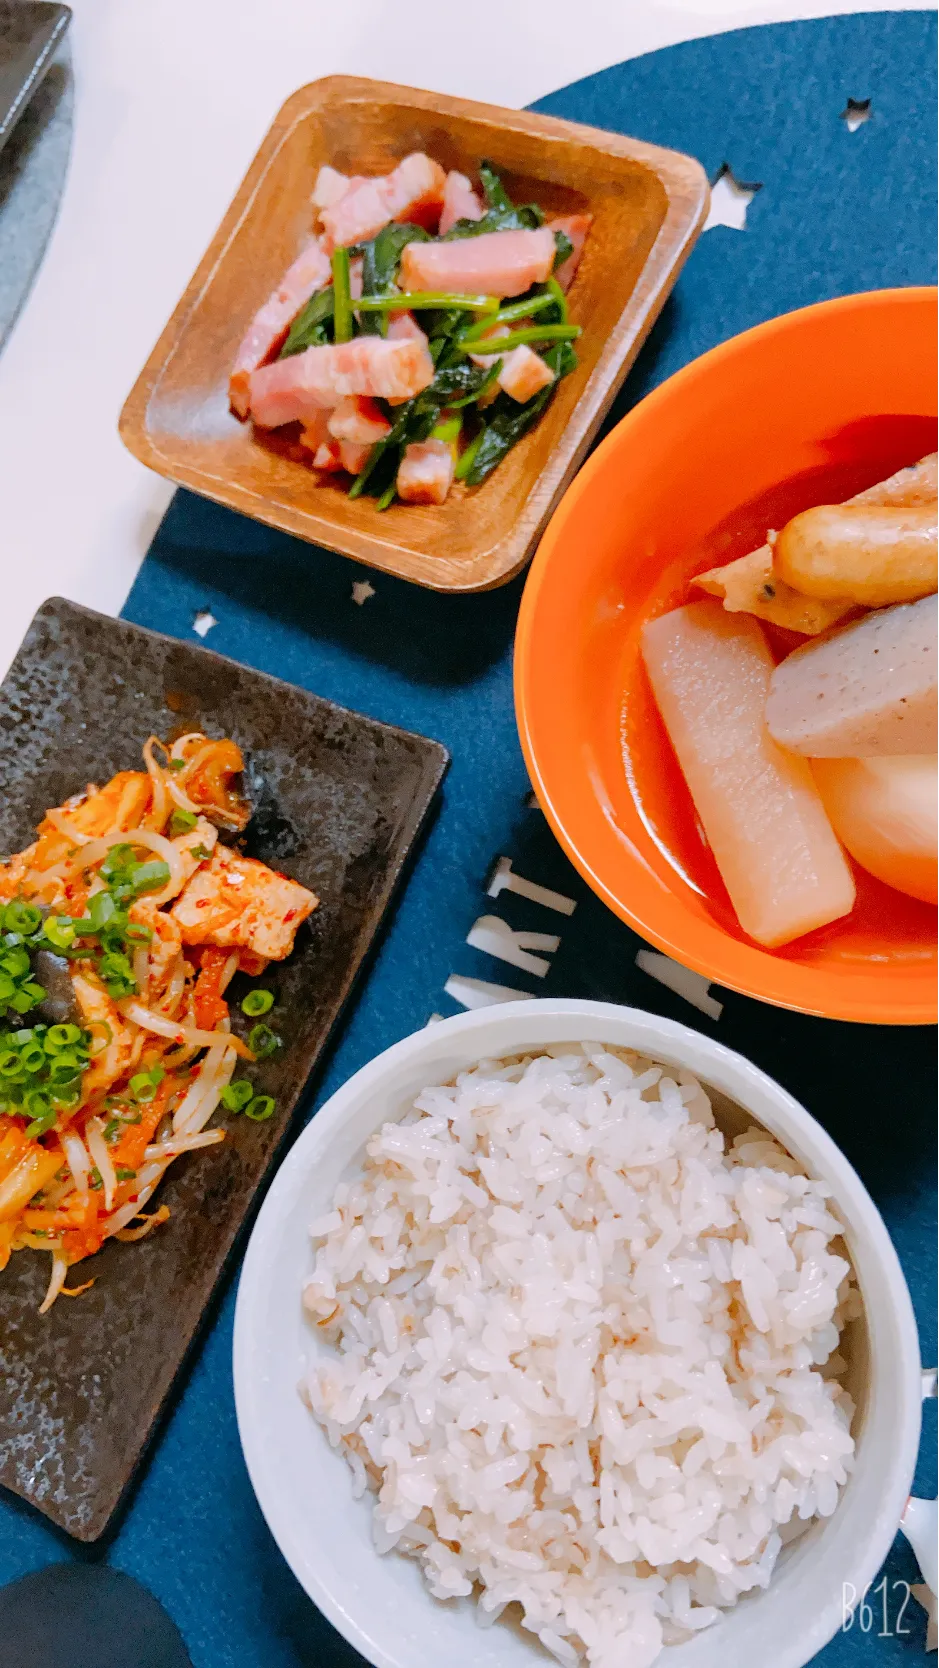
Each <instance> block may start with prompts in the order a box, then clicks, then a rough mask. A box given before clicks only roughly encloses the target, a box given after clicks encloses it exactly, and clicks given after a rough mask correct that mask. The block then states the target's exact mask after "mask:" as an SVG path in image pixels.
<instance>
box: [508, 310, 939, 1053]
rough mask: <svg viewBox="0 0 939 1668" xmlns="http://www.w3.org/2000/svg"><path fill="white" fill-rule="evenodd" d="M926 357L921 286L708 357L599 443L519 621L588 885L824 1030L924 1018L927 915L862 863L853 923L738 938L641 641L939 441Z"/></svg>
mask: <svg viewBox="0 0 939 1668" xmlns="http://www.w3.org/2000/svg"><path fill="white" fill-rule="evenodd" d="M935 365H936V291H935V290H933V289H926V288H923V289H905V290H881V291H875V292H873V293H870V294H866V295H852V296H845V297H844V298H842V299H839V300H837V301H826V302H822V303H820V304H819V305H818V306H815V307H806V308H804V309H802V310H801V311H799V312H795V313H788V314H786V315H785V316H784V317H782V318H778V319H773V320H771V321H770V322H769V323H768V324H762V325H758V326H757V327H756V329H754V330H748V331H746V332H745V333H744V334H743V335H742V336H737V337H734V339H733V340H732V341H729V342H724V343H723V344H722V345H721V346H720V347H718V348H714V349H713V350H712V351H711V352H710V353H706V354H704V355H703V357H702V358H700V359H697V360H695V361H694V363H693V364H691V365H688V366H686V368H685V369H684V370H682V371H679V372H678V374H677V375H676V376H673V377H671V378H670V379H669V381H667V382H665V383H663V384H662V386H661V387H660V388H657V389H656V390H655V392H654V393H652V394H650V395H649V396H648V397H647V398H646V399H644V400H643V401H642V402H641V404H640V405H638V406H637V407H636V409H635V410H634V411H632V412H630V414H629V416H627V417H625V418H624V419H623V421H622V422H621V423H619V424H618V425H617V427H616V428H615V429H614V430H613V431H612V433H611V434H610V435H608V436H607V438H606V440H604V442H603V443H602V445H601V446H599V447H598V448H597V450H596V452H595V453H594V454H593V456H592V457H591V459H590V460H589V462H588V463H587V464H586V466H585V467H584V469H583V470H582V471H581V473H580V474H579V475H578V477H577V479H576V480H575V482H574V484H573V486H572V487H571V488H570V489H569V491H568V492H567V493H566V495H565V497H564V498H563V499H562V501H561V503H560V505H559V507H558V509H557V511H556V513H555V515H554V516H553V517H552V519H551V521H550V522H549V524H548V528H547V531H546V533H545V536H544V538H543V539H542V541H541V545H540V548H539V550H538V553H537V556H536V557H535V561H534V564H533V566H532V569H531V573H530V575H529V579H528V583H527V585H526V587H525V594H524V597H523V599H522V607H521V613H520V616H519V625H518V635H517V639H516V657H515V701H516V711H517V716H518V725H519V732H520V735H521V741H522V747H523V749H524V752H525V758H526V762H527V764H528V769H529V772H530V775H531V779H532V784H533V786H534V789H535V792H536V794H537V796H538V800H539V803H540V804H541V806H542V809H543V810H544V812H545V814H546V816H547V817H548V820H549V822H550V823H551V825H552V827H553V829H554V831H555V833H556V834H557V836H558V839H559V840H560V842H561V844H562V845H563V847H564V848H565V850H566V851H567V853H568V855H569V856H570V858H571V859H572V861H573V862H574V863H575V864H576V866H577V868H578V869H579V870H580V872H581V874H582V875H583V876H584V878H585V880H587V881H588V883H589V884H590V886H592V887H593V889H594V891H595V892H596V893H597V894H598V896H599V897H601V898H602V899H603V901H604V902H605V903H606V904H608V905H609V907H610V908H611V909H612V910H614V912H615V913H616V914H617V915H619V916H620V917H621V919H622V920H624V921H627V922H628V923H629V925H630V926H631V927H634V928H635V930H636V931H637V932H638V933H641V935H642V936H643V938H646V939H648V940H649V942H650V943H652V944H655V945H656V946H657V947H658V948H659V949H661V950H664V951H665V953H666V954H667V955H669V956H672V957H674V959H675V960H676V961H679V962H682V963H683V964H684V965H685V966H686V967H690V968H694V969H695V970H696V971H697V972H699V973H703V974H705V975H706V977H707V978H709V979H713V980H715V982H716V983H718V984H721V985H725V986H727V987H728V988H729V989H731V990H737V991H741V992H743V993H744V994H745V995H747V996H755V997H758V998H759V999H760V1000H761V1001H764V1002H774V1003H776V1004H778V1005H779V1006H780V1007H785V1008H794V1009H797V1010H799V1011H801V1012H803V1013H812V1014H821V1015H824V1016H826V1017H828V1018H831V1019H851V1020H862V1021H867V1022H872V1023H884V1024H893V1025H917V1024H925V1023H927V1022H930V1021H933V1020H934V1019H935V1017H936V910H935V908H934V907H933V906H931V905H928V904H923V903H918V902H917V901H916V900H915V899H913V898H907V897H905V896H904V895H903V894H902V893H900V892H896V891H894V890H893V889H892V888H890V887H887V886H884V885H882V884H881V883H880V882H879V881H876V880H875V879H874V878H873V877H872V876H871V875H868V874H866V873H864V872H863V871H862V870H860V869H856V871H855V876H856V880H857V889H858V897H857V903H856V905H855V908H854V910H853V911H852V913H851V914H850V915H849V916H847V917H846V918H845V919H844V920H843V921H838V922H835V923H834V924H833V925H832V926H829V927H825V928H822V929H820V930H819V931H817V932H813V933H811V934H808V935H807V936H806V937H804V938H800V939H797V940H796V941H795V942H794V943H792V944H789V945H786V946H784V947H783V948H782V949H779V950H767V949H764V948H763V947H762V946H761V945H758V944H756V943H754V942H753V940H752V939H750V938H748V937H747V936H746V934H745V933H743V932H742V931H741V929H740V926H739V925H738V922H737V919H736V916H735V914H734V911H733V909H732V907H731V904H730V901H729V899H728V896H727V893H726V890H725V888H724V886H723V883H722V881H721V879H720V876H719V874H718V872H717V868H716V866H715V863H714V859H713V857H712V856H711V853H710V850H709V849H708V847H707V845H706V843H705V841H704V838H703V835H702V832H701V829H700V827H699V825H698V823H697V819H696V817H695V813H694V808H693V806H692V803H691V799H690V796H689V794H688V790H687V788H686V787H685V783H684V780H683V778H682V776H681V773H680V771H679V769H678V765H677V762H676V760H675V757H674V754H673V753H672V750H671V747H670V744H669V742H668V739H667V736H666V734H665V731H664V729H663V726H662V723H661V720H660V718H659V716H658V712H657V709H656V706H655V703H654V700H653V697H652V692H651V689H650V687H649V685H648V682H647V679H646V676H645V671H644V668H643V666H642V661H641V658H640V653H639V640H640V632H641V630H642V627H643V625H644V624H645V622H646V621H647V620H649V619H651V618H653V617H654V616H655V615H657V614H661V613H664V612H665V611H666V610H668V609H670V608H675V607H677V606H678V605H679V604H680V603H682V602H684V601H686V600H687V597H688V582H689V580H690V578H691V577H692V576H693V575H694V574H696V573H700V572H702V571H703V570H704V569H705V568H708V567H713V566H715V565H716V564H717V563H719V562H726V561H730V560H732V559H733V558H734V557H735V556H741V555H743V554H745V553H746V552H747V551H749V550H753V549H755V548H756V547H757V546H758V545H761V544H762V543H763V542H764V540H765V536H766V532H767V529H768V528H771V527H781V526H782V525H783V523H784V522H785V521H786V520H788V518H789V517H790V516H792V515H795V514H796V513H797V512H798V511H799V510H803V509H806V508H808V507H809V506H810V505H812V504H818V503H826V502H827V503H831V502H834V501H837V500H839V499H843V498H846V497H848V496H849V495H850V494H851V493H854V492H857V491H859V490H860V488H861V487H863V486H868V485H870V484H871V483H872V482H874V481H876V480H879V479H882V478H883V477H884V476H886V475H888V474H890V473H891V472H892V471H893V470H894V469H897V468H899V467H900V466H901V465H902V464H906V463H912V462H913V461H914V460H915V459H916V458H918V457H921V456H922V455H923V454H924V453H925V452H929V451H932V450H934V449H935V446H936V380H935ZM787 635H788V634H787ZM795 641H797V639H795V638H791V642H793V643H794V642H795ZM779 646H780V647H783V644H782V642H780V645H779ZM785 646H786V647H788V643H787V644H786V645H785Z"/></svg>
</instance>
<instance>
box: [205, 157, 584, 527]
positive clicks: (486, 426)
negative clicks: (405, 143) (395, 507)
mask: <svg viewBox="0 0 939 1668" xmlns="http://www.w3.org/2000/svg"><path fill="white" fill-rule="evenodd" d="M313 206H314V211H315V213H316V215H317V216H318V220H319V226H320V230H319V232H318V233H317V234H316V235H315V236H313V237H312V238H311V240H310V241H309V242H308V244H307V245H306V247H305V248H304V249H303V250H302V251H301V253H300V255H299V256H298V258H297V260H296V261H295V262H294V263H293V265H292V266H291V268H290V270H289V271H288V272H287V273H286V274H285V276H284V278H283V279H282V281H281V283H280V284H279V286H278V288H277V289H276V290H275V292H274V294H273V295H272V296H270V298H269V299H268V301H267V302H265V304H264V306H263V307H262V308H261V310H260V312H259V313H258V314H257V315H256V317H255V318H254V319H253V320H252V322H251V325H250V327H249V329H248V331H247V334H246V335H245V337H244V340H243V341H242V343H241V346H240V348H239V350H238V354H237V357H236V360H235V364H234V366H233V369H232V373H231V379H230V386H229V393H230V399H231V406H232V410H233V411H234V412H235V413H236V415H237V416H239V417H241V418H243V419H248V418H251V420H252V421H253V422H254V423H255V425H256V426H257V427H259V428H264V429H279V428H281V427H282V426H283V425H286V424H294V425H298V426H299V428H298V435H299V439H298V448H299V455H301V456H304V457H305V458H306V459H308V460H309V461H310V462H311V463H312V466H313V468H314V469H315V470H316V471H317V472H320V473H326V474H333V473H337V472H339V471H345V473H346V474H347V475H348V476H351V477H352V481H351V484H350V496H351V497H358V496H359V495H360V494H362V493H366V494H368V495H369V496H371V497H373V498H375V499H377V502H378V507H379V508H380V509H387V508H388V507H389V506H390V505H391V504H392V503H394V501H395V500H396V499H398V500H401V501H403V502H405V503H410V504H442V503H443V502H444V500H445V499H446V497H447V494H448V493H449V491H450V488H451V486H452V484H453V482H454V480H459V481H464V482H465V483H466V485H467V486H476V485H478V484H479V483H480V482H481V481H484V480H485V479H486V477H487V476H488V475H490V474H491V473H492V471H493V470H494V469H495V468H496V466H497V465H498V464H499V463H500V462H501V461H502V459H503V458H504V457H505V455H506V453H507V452H508V451H509V450H510V449H511V448H512V447H513V446H514V445H515V444H516V443H517V442H518V441H519V440H520V439H521V438H522V436H523V435H524V434H526V433H527V432H528V430H529V429H530V428H531V427H532V425H533V424H534V423H535V422H536V421H537V419H538V418H539V417H540V415H541V413H542V412H543V411H544V409H545V406H546V405H547V404H548V402H549V400H550V399H551V398H552V396H553V394H554V392H555V389H556V388H557V385H558V383H559V382H560V380H561V378H562V377H564V376H566V375H567V374H568V373H569V372H570V371H572V370H573V369H574V367H575V366H576V364H577V356H576V353H575V350H574V346H573V343H574V341H575V340H576V338H577V337H578V336H579V335H580V326H579V325H577V324H574V323H572V321H571V318H570V315H569V311H568V303H567V291H568V289H569V287H570V285H571V283H572V281H573V278H574V275H575V273H576V271H577V266H578V263H579V261H580V257H581V253H582V250H583V247H584V242H585V240H586V237H587V233H588V232H589V229H590V224H591V217H590V216H589V215H581V214H578V215H567V216H564V217H561V218H556V219H553V220H548V221H546V220H545V216H544V213H543V212H542V210H541V209H540V208H539V207H538V205H537V204H536V203H526V204H522V205H519V206H516V205H515V204H514V203H513V202H512V201H511V199H510V198H509V196H508V193H507V192H506V190H505V187H504V186H503V184H502V181H501V180H500V178H499V176H498V174H497V173H496V172H495V170H494V169H493V168H492V167H491V166H490V165H489V164H488V163H485V162H484V163H482V164H481V165H480V168H479V190H477V189H476V188H475V187H474V185H473V184H472V182H471V181H470V180H469V179H468V178H467V176H466V175H464V174H461V173H458V172H456V171H454V170H451V171H450V172H449V173H445V172H444V170H443V169H442V168H441V167H439V165H438V164H437V163H436V162H434V161H433V159H432V158H431V157H429V156H425V155H424V154H423V153H422V152H415V153H414V154H412V155H411V156H407V157H405V159H404V161H403V162H400V163H399V164H398V166H397V167H396V168H394V169H393V170H392V171H391V173H389V174H385V175H382V176H380V177H377V178H376V177H370V178H366V177H363V176H348V175H345V174H340V173H338V172H337V171H336V170H335V169H333V168H330V167H323V168H321V169H320V171H319V174H318V176H317V179H316V184H315V187H314V191H313Z"/></svg>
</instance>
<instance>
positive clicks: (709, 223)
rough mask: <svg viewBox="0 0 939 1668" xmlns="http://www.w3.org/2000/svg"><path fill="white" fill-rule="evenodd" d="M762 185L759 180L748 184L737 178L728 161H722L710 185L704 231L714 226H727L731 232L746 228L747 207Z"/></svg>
mask: <svg viewBox="0 0 939 1668" xmlns="http://www.w3.org/2000/svg"><path fill="white" fill-rule="evenodd" d="M762 189H763V186H762V183H761V182H760V181H759V180H753V181H752V182H751V183H750V184H749V185H748V184H746V183H745V181H743V180H738V179H737V178H736V176H735V174H734V171H733V169H732V168H731V166H730V163H729V162H722V163H721V166H720V168H719V169H718V171H717V175H716V177H715V179H714V182H713V184H712V186H711V206H710V208H709V210H708V217H707V219H706V220H705V222H704V228H703V229H704V231H706V232H709V231H710V230H711V229H712V227H714V226H729V227H730V229H731V231H733V232H745V231H746V229H747V209H748V208H749V207H750V204H751V203H752V201H753V199H754V197H755V196H756V194H757V192H758V191H762Z"/></svg>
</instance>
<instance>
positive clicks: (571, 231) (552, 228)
mask: <svg viewBox="0 0 939 1668" xmlns="http://www.w3.org/2000/svg"><path fill="white" fill-rule="evenodd" d="M592 225H593V215H592V214H562V215H559V216H558V218H557V219H556V220H549V221H548V224H547V230H548V231H549V232H563V233H564V236H565V237H567V238H570V241H571V243H572V244H573V245H574V247H573V250H572V252H571V254H569V255H568V257H567V260H566V261H563V262H562V263H561V265H560V266H559V267H558V269H557V272H556V273H555V274H554V276H555V278H556V279H557V281H558V283H559V284H560V286H561V288H562V290H569V289H570V287H571V285H572V283H573V282H574V276H575V274H576V272H577V268H578V267H579V265H580V257H581V255H582V254H583V252H584V244H585V243H586V241H587V233H588V232H589V230H590V228H591V226H592Z"/></svg>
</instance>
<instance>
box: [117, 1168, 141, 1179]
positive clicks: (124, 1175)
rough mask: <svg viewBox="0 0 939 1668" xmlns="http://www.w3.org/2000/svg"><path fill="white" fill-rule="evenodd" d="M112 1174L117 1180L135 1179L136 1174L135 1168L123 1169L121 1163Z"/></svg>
mask: <svg viewBox="0 0 939 1668" xmlns="http://www.w3.org/2000/svg"><path fill="white" fill-rule="evenodd" d="M114 1174H115V1176H116V1177H117V1179H118V1181H135V1180H136V1176H137V1172H136V1170H125V1169H124V1168H123V1167H122V1166H121V1165H118V1167H117V1169H116V1170H115V1172H114Z"/></svg>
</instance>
